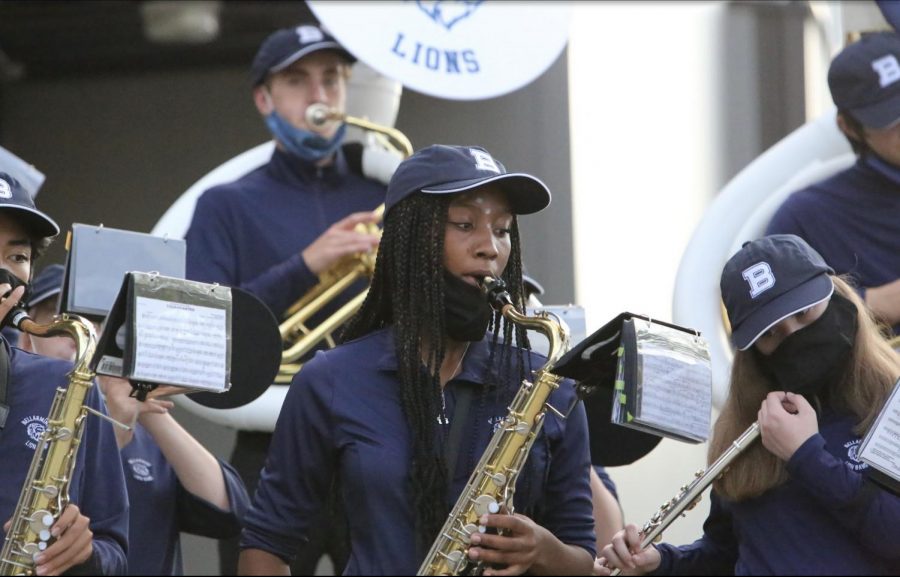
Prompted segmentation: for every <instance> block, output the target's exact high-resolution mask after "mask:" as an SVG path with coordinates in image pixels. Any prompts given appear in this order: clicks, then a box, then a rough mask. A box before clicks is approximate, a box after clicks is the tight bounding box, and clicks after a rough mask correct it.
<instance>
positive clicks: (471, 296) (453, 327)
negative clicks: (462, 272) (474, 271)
mask: <svg viewBox="0 0 900 577" xmlns="http://www.w3.org/2000/svg"><path fill="white" fill-rule="evenodd" d="M493 313H494V310H493V309H492V308H491V305H490V304H488V301H487V298H486V297H485V296H484V294H483V293H482V292H481V289H480V288H478V287H474V286H472V285H470V284H469V283H467V282H465V281H464V280H462V279H460V278H458V277H456V276H455V275H453V274H451V273H450V272H448V271H444V327H445V328H446V331H447V336H449V337H450V338H451V339H453V340H456V341H480V340H481V339H483V338H484V333H485V332H486V331H487V329H488V325H489V324H490V322H491V318H492V317H493Z"/></svg>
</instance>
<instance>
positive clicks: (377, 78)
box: [151, 62, 402, 432]
mask: <svg viewBox="0 0 900 577" xmlns="http://www.w3.org/2000/svg"><path fill="white" fill-rule="evenodd" d="M401 91H402V87H401V85H400V83H399V82H396V81H393V80H390V79H389V78H387V77H385V76H382V75H381V74H379V73H377V72H375V71H374V70H373V69H371V68H370V67H368V66H367V65H366V64H364V63H362V62H357V63H356V64H355V65H354V66H353V74H352V75H351V77H350V80H349V82H348V90H347V114H348V115H352V116H356V117H359V118H368V119H370V120H372V121H373V122H376V123H378V124H381V125H383V126H393V125H394V123H395V122H396V119H397V112H398V110H399V107H400V94H401ZM370 136H371V135H368V134H366V133H364V132H362V131H361V130H359V129H357V128H355V127H352V126H351V127H348V130H347V137H346V140H345V141H362V142H363V143H364V149H363V150H364V152H363V172H365V173H366V175H368V176H370V177H371V178H374V179H376V180H382V181H383V182H386V181H387V180H386V179H388V178H390V173H391V170H390V169H391V168H393V167H395V166H396V164H394V165H391V166H388V165H390V163H391V158H389V157H386V156H385V155H384V153H383V149H381V148H380V146H379V145H377V144H375V143H374V142H372V141H371V140H372V139H371V138H370ZM274 149H275V142H274V141H269V142H264V143H262V144H259V145H257V146H254V147H253V148H250V149H249V150H246V151H244V152H242V153H240V154H238V155H237V156H235V157H234V158H231V159H230V160H227V161H225V162H224V163H222V164H221V165H219V166H218V167H216V168H214V169H213V170H211V171H210V172H209V173H207V174H206V175H205V176H203V177H202V178H201V179H200V180H198V181H197V182H195V183H194V184H193V185H192V186H191V187H190V188H188V189H187V190H186V191H185V192H184V193H183V194H182V195H181V196H180V197H179V198H178V200H176V201H175V202H174V203H173V204H172V206H170V207H169V209H168V210H167V211H166V212H165V214H163V215H162V217H161V218H160V219H159V221H158V222H157V223H156V226H154V227H153V230H152V231H151V233H152V234H154V235H158V236H165V235H168V236H169V237H172V238H184V236H185V235H186V234H187V231H188V228H189V227H190V224H191V218H192V216H193V214H194V207H195V206H196V204H197V199H198V198H199V197H200V195H201V194H202V193H203V192H204V191H205V190H207V189H208V188H210V187H212V186H215V185H218V184H224V183H226V182H231V181H233V180H236V179H238V178H240V177H242V176H244V175H245V174H247V173H248V172H251V171H253V170H255V169H257V168H259V167H260V166H262V165H263V164H265V163H266V162H268V161H269V158H270V157H271V156H272V152H273V151H274ZM370 159H374V160H375V161H374V162H370V161H369V160H370ZM395 162H399V160H396V161H395ZM286 394H287V386H284V385H272V386H270V387H269V388H268V389H267V390H266V391H265V392H264V393H263V394H262V395H261V396H259V397H258V398H256V399H255V400H253V401H251V402H250V403H249V404H246V405H243V406H240V407H236V408H227V409H218V408H214V407H210V406H206V405H204V404H200V403H198V402H196V401H194V400H192V399H191V398H188V397H187V396H186V395H177V396H175V397H173V400H174V401H175V403H176V404H177V405H178V406H180V407H182V408H184V409H185V410H187V411H189V412H190V413H193V414H195V415H198V416H200V417H203V418H204V419H207V420H209V421H212V422H213V423H216V424H219V425H225V426H227V427H232V428H235V429H240V430H244V431H266V432H271V431H273V430H274V429H275V421H276V420H277V418H278V413H279V412H280V411H281V405H282V404H283V402H284V398H285V395H286Z"/></svg>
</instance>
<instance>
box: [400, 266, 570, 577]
mask: <svg viewBox="0 0 900 577" xmlns="http://www.w3.org/2000/svg"><path fill="white" fill-rule="evenodd" d="M482 288H483V290H484V291H485V293H486V295H487V298H488V300H489V301H490V303H491V306H493V307H494V308H495V309H497V310H499V311H500V312H501V313H502V314H503V316H504V317H505V318H506V319H508V320H510V321H512V322H514V323H516V324H519V325H522V326H524V327H525V328H528V329H533V330H537V331H540V332H541V333H543V334H544V335H545V336H546V337H547V340H548V341H549V342H550V349H549V352H548V354H547V356H548V360H547V363H546V364H544V366H543V367H541V369H540V370H538V371H537V373H536V374H535V377H534V381H533V382H528V381H525V382H523V383H522V386H521V387H520V388H519V391H518V392H517V393H516V396H515V398H514V399H513V401H512V404H511V405H510V407H509V413H507V415H506V418H505V419H504V420H503V422H502V424H501V426H500V427H499V428H498V429H497V431H496V432H495V433H494V436H493V437H492V438H491V442H490V443H489V444H488V447H487V449H486V450H485V452H484V453H483V454H482V456H481V460H480V461H479V462H478V465H477V466H476V467H475V470H474V471H473V472H472V475H471V476H470V477H469V481H468V483H467V484H466V487H465V489H463V492H462V494H461V495H460V496H459V498H458V499H457V501H456V505H455V506H454V507H453V509H452V510H451V511H450V515H449V516H448V518H447V521H446V522H445V523H444V526H443V527H442V528H441V531H440V533H439V534H438V537H437V538H436V539H435V541H434V544H433V545H432V546H431V550H430V551H429V552H428V555H427V556H426V557H425V560H424V561H423V562H422V565H421V566H420V567H419V572H418V574H419V575H462V574H467V575H471V574H480V573H481V563H480V562H478V563H476V562H473V561H471V560H470V559H469V556H468V551H469V543H470V541H469V538H470V537H471V535H472V534H473V533H475V532H477V531H484V527H483V526H481V525H480V524H479V519H480V518H481V516H482V515H484V514H485V513H497V512H499V511H500V508H501V507H503V506H505V508H506V510H507V511H508V512H509V513H512V512H513V493H514V492H515V487H516V480H517V479H518V476H519V472H520V471H521V470H522V466H523V465H524V464H525V460H526V459H527V458H528V453H529V451H530V450H531V446H532V445H533V444H534V441H535V439H536V438H537V436H538V434H539V433H540V432H541V428H542V427H543V425H544V415H545V414H546V412H547V410H551V411H552V412H557V411H556V409H554V408H553V407H552V406H550V405H549V404H548V403H547V401H548V399H549V397H550V394H551V393H553V391H555V390H556V389H557V388H559V382H560V381H561V380H562V378H563V377H560V376H558V375H554V374H553V373H551V372H550V368H552V366H553V365H554V363H556V361H557V360H558V359H559V357H560V356H562V354H563V353H564V352H565V349H566V346H567V344H568V340H569V333H568V327H566V326H565V324H562V323H559V322H558V321H556V320H555V319H553V318H552V317H551V316H550V315H548V314H547V313H540V314H538V315H536V316H526V315H523V314H521V313H519V312H518V311H517V310H516V309H515V306H514V305H513V302H512V299H511V298H510V296H509V293H507V292H506V290H505V285H504V283H503V281H501V280H495V279H492V278H490V277H487V278H485V279H484V281H483V284H482Z"/></svg>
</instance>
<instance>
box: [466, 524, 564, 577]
mask: <svg viewBox="0 0 900 577" xmlns="http://www.w3.org/2000/svg"><path fill="white" fill-rule="evenodd" d="M480 524H481V526H483V527H488V528H493V529H497V530H498V531H499V533H500V534H496V533H495V534H491V533H474V534H473V535H472V537H471V543H472V547H470V548H469V558H470V559H472V560H473V561H483V562H484V563H487V564H489V565H497V566H500V567H501V568H490V567H489V568H486V569H485V570H484V573H483V574H484V575H521V574H523V573H525V572H526V571H528V570H529V569H531V568H532V566H533V565H534V564H535V563H536V562H537V561H538V560H539V558H540V557H541V551H542V549H543V548H544V544H545V542H546V540H547V538H548V537H550V538H552V535H550V532H549V531H547V530H546V529H544V528H543V527H541V526H540V525H538V524H537V523H535V522H534V521H532V520H531V519H529V518H528V517H526V516H524V515H519V514H513V515H509V514H507V513H505V512H503V510H501V512H499V513H497V514H494V515H482V517H481V520H480Z"/></svg>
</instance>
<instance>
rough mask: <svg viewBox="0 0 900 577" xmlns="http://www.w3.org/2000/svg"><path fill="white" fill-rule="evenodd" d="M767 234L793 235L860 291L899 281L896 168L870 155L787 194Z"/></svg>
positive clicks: (899, 174) (899, 186) (899, 219)
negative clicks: (811, 248)
mask: <svg viewBox="0 0 900 577" xmlns="http://www.w3.org/2000/svg"><path fill="white" fill-rule="evenodd" d="M766 234H796V235H797V236H799V237H801V238H802V239H804V240H805V241H806V242H808V243H809V245H810V246H811V247H813V248H814V249H816V251H818V253H819V254H821V255H822V258H824V259H825V262H827V263H828V264H829V265H830V266H831V268H833V269H834V270H835V272H836V273H837V274H849V275H851V276H852V277H853V278H854V279H855V281H856V282H857V283H858V284H859V286H860V287H863V288H869V287H877V286H881V285H884V284H887V283H889V282H892V281H894V280H897V279H898V278H900V248H898V247H900V168H898V167H896V166H893V165H891V164H889V163H887V162H885V161H884V160H882V159H881V158H879V157H877V156H875V155H874V154H868V155H865V156H862V157H860V158H859V159H857V161H856V164H854V165H853V166H851V167H850V168H848V169H847V170H844V171H842V172H839V173H838V174H835V175H834V176H832V177H830V178H828V179H826V180H823V181H822V182H818V183H816V184H813V185H812V186H809V187H807V188H804V189H802V190H799V191H797V192H795V193H793V194H791V196H789V197H788V199H787V200H786V201H785V202H784V204H782V205H781V207H780V208H779V209H778V211H777V212H776V213H775V215H774V216H773V217H772V220H771V222H769V225H768V227H767V228H766ZM894 330H895V332H900V326H895V327H894Z"/></svg>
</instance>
